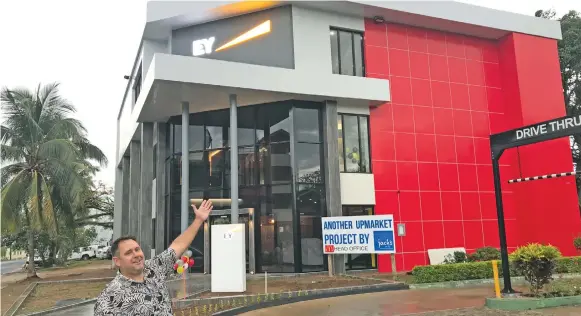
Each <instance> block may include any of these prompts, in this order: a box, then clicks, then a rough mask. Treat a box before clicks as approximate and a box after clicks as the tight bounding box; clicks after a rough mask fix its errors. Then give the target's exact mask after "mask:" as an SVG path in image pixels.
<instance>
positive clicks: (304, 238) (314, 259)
mask: <svg viewBox="0 0 581 316" xmlns="http://www.w3.org/2000/svg"><path fill="white" fill-rule="evenodd" d="M297 188H298V189H297V204H296V205H297V212H298V213H299V216H300V229H301V252H302V261H303V262H302V263H303V272H310V271H320V270H323V262H324V260H323V257H324V256H323V238H322V236H323V234H322V229H321V215H322V213H323V209H324V204H325V190H324V187H323V186H322V185H298V186H297Z"/></svg>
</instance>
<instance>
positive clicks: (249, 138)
mask: <svg viewBox="0 0 581 316" xmlns="http://www.w3.org/2000/svg"><path fill="white" fill-rule="evenodd" d="M255 123H256V122H255V117H254V107H248V106H244V107H239V108H238V146H248V145H254V143H255V142H256V136H255V135H254V124H255Z"/></svg>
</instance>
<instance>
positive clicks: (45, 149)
mask: <svg viewBox="0 0 581 316" xmlns="http://www.w3.org/2000/svg"><path fill="white" fill-rule="evenodd" d="M37 156H38V158H39V159H40V160H53V159H56V160H59V161H65V162H66V161H74V160H75V159H76V157H77V154H76V152H75V147H74V145H73V143H71V142H70V141H68V140H66V139H51V140H49V141H46V142H44V143H42V144H40V146H38V151H37Z"/></svg>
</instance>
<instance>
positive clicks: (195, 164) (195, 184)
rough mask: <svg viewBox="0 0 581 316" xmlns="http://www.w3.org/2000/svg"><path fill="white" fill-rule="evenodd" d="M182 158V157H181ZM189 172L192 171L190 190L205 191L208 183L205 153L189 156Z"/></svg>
mask: <svg viewBox="0 0 581 316" xmlns="http://www.w3.org/2000/svg"><path fill="white" fill-rule="evenodd" d="M180 158H181V156H180ZM189 160H190V165H189V171H190V190H192V189H203V188H205V187H206V184H207V183H208V170H207V169H206V166H205V163H204V153H203V152H195V153H190V154H189ZM181 176H182V175H181V167H180V174H179V177H180V184H181V183H182V181H181Z"/></svg>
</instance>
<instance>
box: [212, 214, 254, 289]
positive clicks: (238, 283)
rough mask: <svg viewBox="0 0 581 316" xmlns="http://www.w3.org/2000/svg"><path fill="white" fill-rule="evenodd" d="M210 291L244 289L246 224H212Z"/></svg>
mask: <svg viewBox="0 0 581 316" xmlns="http://www.w3.org/2000/svg"><path fill="white" fill-rule="evenodd" d="M210 231H211V245H212V247H211V251H210V252H211V258H210V260H211V268H212V269H211V274H212V275H211V279H212V281H211V283H212V292H222V293H224V292H245V291H246V225H245V224H224V225H212V226H211V228H210Z"/></svg>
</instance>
